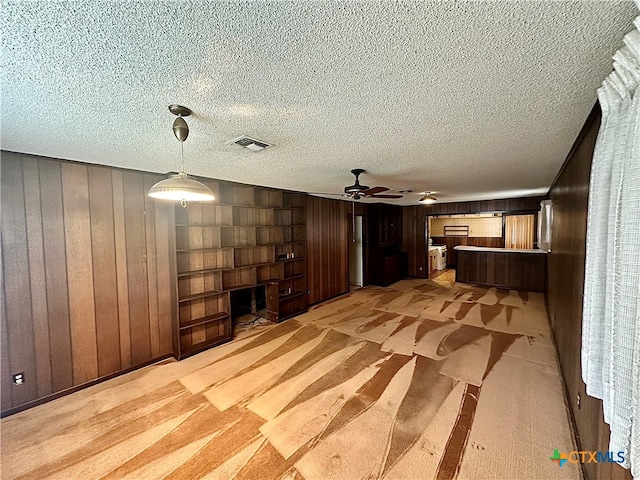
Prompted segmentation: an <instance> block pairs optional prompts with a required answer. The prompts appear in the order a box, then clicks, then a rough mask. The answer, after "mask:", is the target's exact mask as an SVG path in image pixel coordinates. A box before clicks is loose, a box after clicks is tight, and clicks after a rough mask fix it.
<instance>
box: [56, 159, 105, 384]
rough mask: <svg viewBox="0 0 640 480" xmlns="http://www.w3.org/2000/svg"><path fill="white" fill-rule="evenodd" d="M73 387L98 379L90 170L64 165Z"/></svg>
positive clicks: (63, 184)
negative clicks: (90, 211) (89, 184)
mask: <svg viewBox="0 0 640 480" xmlns="http://www.w3.org/2000/svg"><path fill="white" fill-rule="evenodd" d="M61 173H62V187H63V188H62V190H63V192H62V193H63V205H64V208H63V216H64V228H65V240H66V247H67V281H68V283H69V307H70V309H69V318H70V326H71V351H72V354H73V357H72V358H73V381H74V384H80V383H85V382H87V381H89V380H92V379H94V378H96V377H97V376H98V352H97V348H98V347H97V341H96V322H95V298H94V296H93V291H94V282H93V258H92V256H91V249H90V248H87V247H90V245H91V219H90V214H89V186H88V168H87V167H86V166H84V165H78V164H71V163H63V164H62V165H61Z"/></svg>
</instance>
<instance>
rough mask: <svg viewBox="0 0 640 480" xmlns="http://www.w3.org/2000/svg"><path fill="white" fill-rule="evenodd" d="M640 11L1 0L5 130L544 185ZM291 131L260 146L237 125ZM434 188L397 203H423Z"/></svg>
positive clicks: (477, 191) (291, 183) (382, 178)
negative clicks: (176, 131)
mask: <svg viewBox="0 0 640 480" xmlns="http://www.w3.org/2000/svg"><path fill="white" fill-rule="evenodd" d="M637 14H638V11H637V9H636V7H635V5H634V4H633V2H611V1H600V2H591V1H570V2H565V1H509V2H507V1H504V2H458V1H456V2H453V1H451V2H448V1H439V2H422V1H420V2H409V1H397V2H391V1H383V0H377V1H368V2H364V1H347V2H339V1H302V0H300V1H292V2H283V1H257V2H234V1H231V2H221V1H208V2H195V3H187V2H177V1H166V2H157V1H156V2H142V1H139V2H124V1H112V2H111V1H110V2H107V1H100V2H97V1H90V2H85V1H78V2H49V1H34V2H27V1H15V0H14V1H11V0H9V1H7V0H5V1H3V2H2V18H1V22H2V31H3V38H2V42H3V45H2V48H3V52H2V63H3V67H2V132H1V133H2V137H1V142H2V144H1V145H2V148H3V149H5V150H12V151H17V152H25V153H31V154H38V155H45V156H50V157H58V158H65V159H72V160H79V161H85V162H91V163H99V164H106V165H114V166H118V167H126V168H132V169H137V170H147V171H153V172H162V173H164V172H169V171H176V170H178V167H179V151H180V147H179V143H178V141H177V140H176V139H175V138H174V137H173V134H172V132H171V123H172V121H173V119H174V117H173V116H172V115H171V114H170V113H169V111H168V109H167V105H169V104H170V103H178V104H182V105H185V106H187V107H189V108H191V109H192V110H193V112H194V114H193V115H192V116H191V117H189V118H188V119H187V121H188V123H189V126H190V128H191V134H190V136H189V139H188V140H187V141H186V142H185V145H184V150H185V163H186V170H187V172H189V173H192V174H197V175H202V176H206V177H211V178H218V179H225V180H233V181H238V182H243V183H250V184H257V185H266V186H272V187H278V188H285V189H292V190H300V191H305V192H329V193H339V192H341V191H342V188H343V187H344V186H345V185H349V184H351V183H353V177H352V175H351V174H350V173H349V171H350V170H351V169H352V168H356V167H360V168H364V169H366V170H367V173H365V174H363V175H362V177H361V181H362V183H364V184H366V185H369V186H377V185H383V186H387V187H389V188H390V189H392V190H400V189H411V190H413V191H414V192H420V191H424V190H430V191H435V192H438V194H437V196H438V197H439V200H440V201H442V202H449V201H464V200H481V199H490V198H505V197H512V196H521V195H535V194H540V193H546V191H547V189H548V187H549V186H550V185H551V182H552V181H553V179H554V178H555V176H556V174H557V173H558V170H559V169H560V167H561V165H562V163H563V161H564V159H565V157H566V156H567V154H568V152H569V150H570V148H571V145H572V144H573V142H574V140H575V139H576V136H577V134H578V132H579V131H580V128H581V127H582V125H583V124H584V122H585V120H586V118H587V116H588V114H589V112H590V110H591V108H592V107H593V104H594V103H595V100H596V94H595V91H596V89H597V88H598V86H599V85H600V83H601V82H602V80H603V79H604V78H605V76H606V75H607V74H608V73H609V72H610V71H611V56H612V55H613V53H614V52H615V51H616V50H617V49H618V48H620V47H621V46H622V37H623V36H624V34H626V33H627V32H628V31H630V30H631V29H632V20H633V19H634V17H635V16H636V15H637ZM240 135H249V136H251V137H254V138H257V139H259V140H264V141H266V142H269V143H273V144H275V146H274V147H272V148H270V149H267V150H264V151H261V152H258V153H256V152H252V151H250V150H247V149H243V148H241V147H238V146H236V145H230V144H228V142H229V141H230V140H232V139H234V138H236V137H238V136H240ZM419 196H420V195H419V194H417V193H413V194H408V195H405V196H404V198H402V199H401V200H399V201H396V202H395V203H398V204H403V205H406V204H413V203H415V202H416V201H417V199H418V198H419Z"/></svg>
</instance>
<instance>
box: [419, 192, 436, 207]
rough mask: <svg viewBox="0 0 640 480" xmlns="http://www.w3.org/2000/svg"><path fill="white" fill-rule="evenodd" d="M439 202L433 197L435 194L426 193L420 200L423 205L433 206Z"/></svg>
mask: <svg viewBox="0 0 640 480" xmlns="http://www.w3.org/2000/svg"><path fill="white" fill-rule="evenodd" d="M437 201H438V199H437V198H436V197H435V196H434V195H433V192H424V196H423V197H422V198H420V200H418V203H420V204H422V205H432V204H434V203H436V202H437Z"/></svg>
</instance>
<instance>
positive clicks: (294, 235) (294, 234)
mask: <svg viewBox="0 0 640 480" xmlns="http://www.w3.org/2000/svg"><path fill="white" fill-rule="evenodd" d="M282 231H283V235H284V243H293V242H304V241H305V240H306V230H305V226H304V225H291V226H288V227H282Z"/></svg>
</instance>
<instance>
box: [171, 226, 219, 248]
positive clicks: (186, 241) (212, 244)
mask: <svg viewBox="0 0 640 480" xmlns="http://www.w3.org/2000/svg"><path fill="white" fill-rule="evenodd" d="M220 246H221V243H220V227H210V226H207V227H205V226H192V225H189V226H182V225H181V226H176V249H177V250H195V249H199V248H220Z"/></svg>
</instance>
